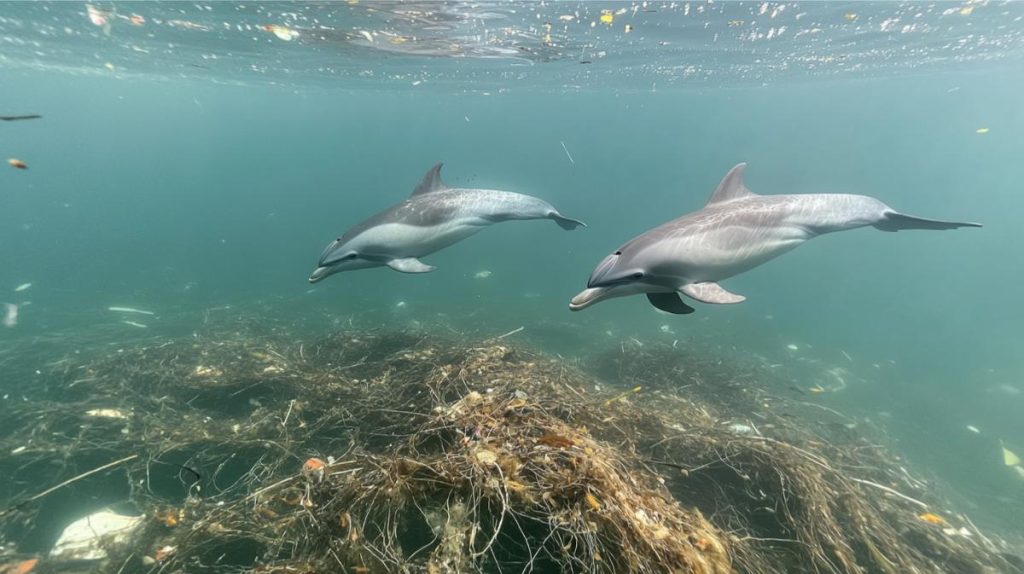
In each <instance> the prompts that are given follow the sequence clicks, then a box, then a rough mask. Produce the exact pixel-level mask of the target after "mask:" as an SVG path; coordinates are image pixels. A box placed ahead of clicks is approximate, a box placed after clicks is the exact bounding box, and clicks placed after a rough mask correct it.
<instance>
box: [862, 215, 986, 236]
mask: <svg viewBox="0 0 1024 574" xmlns="http://www.w3.org/2000/svg"><path fill="white" fill-rule="evenodd" d="M874 226H875V228H877V229H881V230H882V231H900V230H902V229H940V230H941V229H957V228H959V227H981V224H980V223H969V222H962V221H939V220H937V219H924V218H922V217H914V216H913V215H905V214H903V213H898V212H896V211H886V212H885V214H884V217H883V219H882V220H881V221H879V222H878V223H875V224H874Z"/></svg>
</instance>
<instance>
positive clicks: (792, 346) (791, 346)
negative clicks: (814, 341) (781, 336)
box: [786, 343, 800, 351]
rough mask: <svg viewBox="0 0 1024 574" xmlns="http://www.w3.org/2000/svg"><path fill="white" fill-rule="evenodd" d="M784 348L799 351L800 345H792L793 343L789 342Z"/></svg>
mask: <svg viewBox="0 0 1024 574" xmlns="http://www.w3.org/2000/svg"><path fill="white" fill-rule="evenodd" d="M786 348H787V349H789V350H790V351H799V350H800V347H798V346H796V345H794V344H793V343H790V344H788V345H786Z"/></svg>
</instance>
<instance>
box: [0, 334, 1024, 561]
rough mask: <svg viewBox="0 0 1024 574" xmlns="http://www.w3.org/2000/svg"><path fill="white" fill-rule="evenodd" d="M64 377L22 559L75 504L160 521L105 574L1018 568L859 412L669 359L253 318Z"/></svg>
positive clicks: (725, 366) (7, 489)
mask: <svg viewBox="0 0 1024 574" xmlns="http://www.w3.org/2000/svg"><path fill="white" fill-rule="evenodd" d="M48 377H49V380H50V384H53V385H60V386H61V387H62V388H63V389H64V392H63V395H62V396H61V398H60V400H51V401H50V402H44V403H40V402H38V401H36V402H34V403H33V404H29V403H27V402H26V403H16V404H13V405H10V406H9V408H8V414H7V416H6V417H4V420H2V421H0V431H3V432H2V433H0V434H2V435H3V436H5V437H7V438H5V439H4V444H3V446H4V449H3V450H0V471H2V472H3V473H4V475H5V476H11V477H12V478H11V480H9V481H7V483H6V484H4V485H2V486H0V488H2V489H3V491H2V495H3V498H4V499H6V500H8V501H10V504H9V505H6V507H7V510H3V511H2V514H0V534H2V537H3V541H4V542H7V543H16V544H17V547H18V548H17V550H18V551H19V553H20V554H19V555H17V556H14V555H12V556H10V560H11V561H13V560H15V559H21V560H24V559H28V558H29V556H28V553H40V554H45V553H46V549H47V548H49V545H52V543H53V541H54V540H55V539H56V537H57V535H58V534H59V533H60V530H61V529H62V528H63V527H64V526H66V525H67V524H69V523H72V522H73V521H74V520H75V519H78V518H80V516H81V515H75V516H66V515H64V516H59V517H57V518H55V515H58V514H59V513H60V511H61V510H62V509H66V508H67V507H68V506H69V503H68V500H67V498H68V497H76V498H77V499H80V500H85V499H88V500H89V501H90V504H91V507H90V508H89V509H88V510H85V511H84V513H85V514H88V513H89V512H96V511H98V510H101V509H102V508H103V505H110V504H112V503H113V502H117V501H119V500H124V499H127V500H129V501H130V502H131V503H132V505H133V506H134V507H135V508H134V513H136V514H138V515H141V516H144V517H145V519H144V520H143V521H142V523H141V526H140V527H139V528H138V530H137V531H136V532H135V534H134V536H133V537H132V538H131V540H130V541H128V542H122V543H119V544H118V543H112V541H110V540H101V539H97V540H95V541H93V542H91V543H92V544H95V545H97V546H102V547H103V552H102V553H101V554H102V556H103V557H104V558H103V560H102V561H99V562H97V563H94V564H91V565H90V567H89V568H88V569H89V570H92V571H97V570H98V571H110V572H116V571H149V570H151V569H153V571H156V570H160V571H169V572H171V571H189V572H238V571H248V572H318V571H349V572H367V573H368V572H405V571H409V572H411V571H418V572H430V573H434V572H438V573H441V572H498V571H532V572H624V571H633V572H690V573H701V574H703V573H707V574H718V573H726V572H749V573H774V572H842V573H867V572H886V573H887V572H909V571H915V572H936V573H938V572H952V571H955V572H968V573H970V572H978V573H987V572H1016V571H1021V569H1020V563H1019V561H1017V559H1016V558H1014V557H1013V556H1012V555H1011V554H1010V552H1009V550H1010V549H1009V548H1007V547H1006V546H1005V545H1004V544H1003V543H1002V542H1000V541H999V540H996V539H994V538H992V537H988V536H985V535H984V534H983V533H982V532H980V531H978V530H977V529H976V528H974V526H973V524H971V523H970V521H969V519H967V518H966V517H965V516H963V515H960V514H957V513H954V512H949V511H944V510H942V509H943V508H944V505H943V501H941V500H938V499H937V497H936V496H935V494H934V489H933V488H932V485H930V484H928V483H927V482H925V481H922V480H919V479H917V478H914V477H913V476H912V475H911V473H910V472H909V471H908V470H907V469H906V467H905V465H904V464H903V463H902V462H901V461H900V460H899V459H898V458H897V457H895V456H893V455H892V454H889V453H888V452H887V451H886V449H885V448H883V447H882V446H880V445H878V444H876V443H874V442H872V441H869V440H867V439H866V438H864V437H863V436H861V435H859V434H858V433H856V432H854V430H853V429H850V428H848V427H847V426H844V425H843V424H837V421H835V420H833V421H832V424H826V423H825V422H823V421H824V419H826V418H827V417H839V416H840V415H838V414H835V415H833V414H830V413H824V412H822V411H820V410H817V411H813V415H811V414H809V413H808V412H806V409H813V407H807V406H806V405H805V404H804V403H800V402H799V401H795V400H789V399H785V398H782V397H778V396H775V395H773V394H772V393H771V392H769V390H768V389H766V388H765V385H764V384H763V382H762V381H760V380H759V378H758V376H757V372H756V370H754V369H751V368H747V367H746V366H743V365H738V364H736V363H732V362H722V361H713V360H706V359H704V360H698V359H697V358H696V357H695V356H690V355H688V354H687V353H686V352H685V351H682V350H676V349H672V348H669V347H664V348H657V347H652V346H646V347H644V348H642V349H639V348H638V349H630V350H628V351H627V350H626V349H624V348H623V349H616V350H615V352H609V353H606V354H604V355H601V356H599V357H597V358H596V359H595V360H594V361H593V362H592V365H591V371H590V372H584V371H582V370H579V369H576V368H571V367H569V366H567V365H566V364H565V363H563V362H560V361H557V360H555V359H553V358H550V357H547V356H544V355H540V354H537V353H534V352H531V351H529V350H526V349H520V348H513V347H511V346H508V345H505V344H504V343H503V342H502V341H499V340H493V339H492V340H485V341H475V342H473V341H469V342H467V341H465V340H460V339H459V338H457V337H454V336H438V335H436V334H428V333H425V332H377V331H347V332H341V333H336V334H333V335H331V336H328V337H325V338H322V339H318V340H316V341H308V342H307V341H300V340H297V339H296V338H295V337H294V336H289V335H288V334H287V333H284V332H272V333H269V334H261V335H253V334H251V333H246V332H245V331H244V330H241V331H238V330H236V331H232V332H230V333H222V334H215V335H205V336H203V337H195V338H191V339H183V340H170V341H163V342H159V343H153V344H148V345H146V346H140V347H138V348H135V349H125V350H123V351H122V352H117V353H110V354H109V355H107V356H102V357H84V356H83V357H77V358H76V359H74V360H71V361H63V362H60V363H58V365H57V366H56V367H54V372H53V373H50V374H49V375H48ZM30 423H31V424H30ZM857 430H858V431H859V430H860V429H857ZM7 447H10V448H7ZM19 449H21V450H19ZM16 450H17V452H15V451H16ZM110 461H114V462H113V463H111V462H110ZM55 462H56V463H59V464H55ZM115 463H116V464H115ZM104 464H106V465H107V467H106V468H104V469H103V471H102V472H93V471H91V470H90V469H96V468H98V467H101V466H102V465H104ZM90 473H91V474H90ZM125 474H126V475H127V476H126V477H125V476H124V475H125ZM39 476H47V477H51V478H52V482H51V484H53V485H55V486H57V487H59V488H56V489H46V490H44V491H43V494H44V496H41V495H40V494H39V493H38V491H39V490H41V489H40V488H39V486H38V478H37V477H39ZM30 477H36V478H30ZM62 498H63V499H64V500H61V499H62ZM65 512H66V511H65ZM56 560H58V557H49V558H43V560H42V561H41V562H40V564H39V566H40V568H46V567H48V563H53V562H54V561H56ZM6 561H8V559H7V558H3V559H0V563H2V562H6ZM0 565H2V564H0Z"/></svg>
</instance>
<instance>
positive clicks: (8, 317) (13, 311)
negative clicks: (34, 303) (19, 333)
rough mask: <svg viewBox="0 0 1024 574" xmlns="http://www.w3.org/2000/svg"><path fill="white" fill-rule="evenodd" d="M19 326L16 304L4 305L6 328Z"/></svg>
mask: <svg viewBox="0 0 1024 574" xmlns="http://www.w3.org/2000/svg"><path fill="white" fill-rule="evenodd" d="M17 324H18V306H17V305H15V304H14V303H4V327H13V326H15V325H17Z"/></svg>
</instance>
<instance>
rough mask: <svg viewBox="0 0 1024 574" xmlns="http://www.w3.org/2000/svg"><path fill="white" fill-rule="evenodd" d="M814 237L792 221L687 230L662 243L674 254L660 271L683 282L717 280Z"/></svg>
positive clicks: (771, 257) (735, 273) (740, 271)
mask: <svg viewBox="0 0 1024 574" xmlns="http://www.w3.org/2000/svg"><path fill="white" fill-rule="evenodd" d="M811 237H812V236H811V235H810V234H808V233H807V231H806V230H805V229H804V228H802V227H800V226H791V225H773V226H764V227H746V226H726V227H719V228H716V229H714V230H709V231H702V232H699V233H692V234H685V235H683V236H681V237H677V238H674V239H670V240H668V241H667V242H666V243H667V245H664V246H662V248H667V250H668V251H670V252H671V253H672V255H670V256H669V257H668V258H667V259H666V260H665V261H664V263H663V265H664V266H665V268H664V271H662V270H661V269H659V271H660V272H659V273H658V275H662V274H664V275H670V276H673V277H678V278H680V279H682V280H683V281H682V282H681V284H686V283H698V282H703V281H714V282H717V281H721V280H722V279H727V278H729V277H732V276H734V275H739V274H740V273H743V272H745V271H749V270H750V269H753V268H754V267H757V266H758V265H761V264H762V263H765V262H767V261H770V260H772V259H774V258H776V257H778V256H780V255H782V254H783V253H786V252H787V251H790V250H792V249H795V248H796V247H797V246H799V245H800V244H801V243H803V242H804V241H807V240H808V239H810V238H811ZM659 267H661V266H659Z"/></svg>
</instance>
